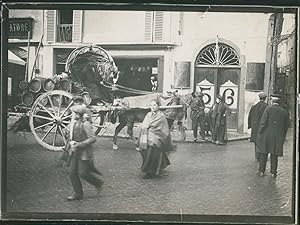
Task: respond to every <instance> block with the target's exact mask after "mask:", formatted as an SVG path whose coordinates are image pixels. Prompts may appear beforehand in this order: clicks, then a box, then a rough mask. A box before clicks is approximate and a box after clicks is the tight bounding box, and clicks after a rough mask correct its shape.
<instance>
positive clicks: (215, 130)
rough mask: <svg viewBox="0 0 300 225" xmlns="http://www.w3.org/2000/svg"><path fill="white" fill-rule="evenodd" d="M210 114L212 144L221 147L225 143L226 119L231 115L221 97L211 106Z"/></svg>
mask: <svg viewBox="0 0 300 225" xmlns="http://www.w3.org/2000/svg"><path fill="white" fill-rule="evenodd" d="M210 113H211V119H212V137H211V139H212V142H213V143H215V144H217V145H223V144H225V142H226V141H227V120H226V117H227V116H229V115H230V114H231V109H230V108H229V106H228V105H226V103H225V102H224V98H223V96H221V95H218V96H217V99H216V103H215V104H214V105H213V106H212V109H211V112H210Z"/></svg>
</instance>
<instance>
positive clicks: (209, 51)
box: [195, 42, 240, 66]
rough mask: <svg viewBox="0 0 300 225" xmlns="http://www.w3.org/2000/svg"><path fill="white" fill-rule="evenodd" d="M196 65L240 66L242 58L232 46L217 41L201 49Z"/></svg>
mask: <svg viewBox="0 0 300 225" xmlns="http://www.w3.org/2000/svg"><path fill="white" fill-rule="evenodd" d="M195 65H196V66H201V65H209V66H239V65H240V58H239V55H238V54H237V52H236V51H235V50H234V49H233V48H232V47H230V46H229V45H226V44H224V43H218V42H216V43H214V44H210V45H208V46H206V47H205V48H204V49H202V50H201V52H200V53H199V54H198V56H197V58H196V63H195Z"/></svg>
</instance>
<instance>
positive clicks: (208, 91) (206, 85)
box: [196, 79, 215, 107]
mask: <svg viewBox="0 0 300 225" xmlns="http://www.w3.org/2000/svg"><path fill="white" fill-rule="evenodd" d="M196 91H201V92H202V93H203V101H204V104H205V107H211V106H212V105H213V103H214V100H213V99H214V96H215V85H214V84H213V83H210V82H209V81H208V80H206V79H204V80H203V81H201V82H199V83H197V84H196Z"/></svg>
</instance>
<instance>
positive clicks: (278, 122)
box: [256, 95, 289, 178]
mask: <svg viewBox="0 0 300 225" xmlns="http://www.w3.org/2000/svg"><path fill="white" fill-rule="evenodd" d="M279 102H280V96H279V95H272V105H270V106H267V107H266V109H265V111H264V113H263V116H262V118H261V121H260V125H259V128H258V133H257V139H256V144H257V150H258V152H259V153H261V155H260V157H259V168H258V173H257V174H258V176H264V173H265V169H266V163H267V158H268V154H269V153H270V154H271V169H270V174H271V176H272V177H274V178H275V177H276V176H277V166H278V156H283V144H284V141H285V137H286V133H287V130H288V124H289V115H288V112H287V111H286V110H285V109H284V108H282V107H281V106H280V105H279Z"/></svg>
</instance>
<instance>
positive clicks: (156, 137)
mask: <svg viewBox="0 0 300 225" xmlns="http://www.w3.org/2000/svg"><path fill="white" fill-rule="evenodd" d="M150 108H151V111H150V112H149V113H147V115H146V117H145V119H144V121H143V123H142V124H141V131H140V134H139V138H138V143H137V145H138V148H139V151H140V153H141V155H142V158H143V163H142V167H141V169H142V171H143V172H145V173H146V175H145V176H144V178H154V177H156V176H158V175H159V174H160V172H161V170H162V169H164V168H165V167H167V166H168V165H170V161H169V159H168V156H167V154H166V152H168V151H170V150H172V143H171V135H170V130H169V126H168V122H167V119H166V116H165V115H164V113H163V112H161V111H160V110H159V103H158V101H154V100H153V101H151V102H150Z"/></svg>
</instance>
